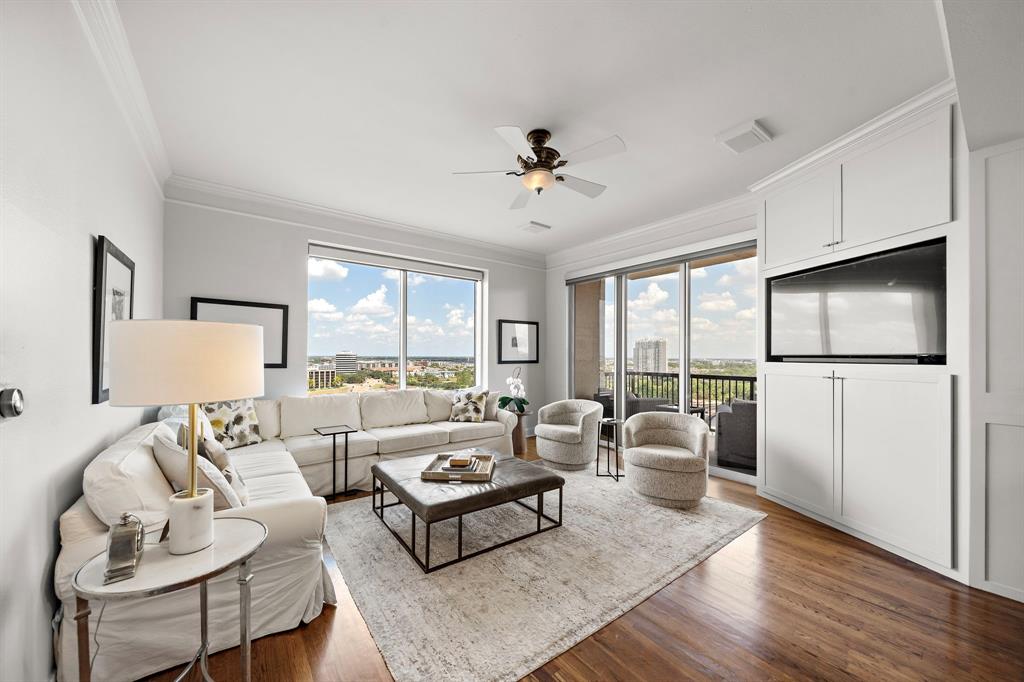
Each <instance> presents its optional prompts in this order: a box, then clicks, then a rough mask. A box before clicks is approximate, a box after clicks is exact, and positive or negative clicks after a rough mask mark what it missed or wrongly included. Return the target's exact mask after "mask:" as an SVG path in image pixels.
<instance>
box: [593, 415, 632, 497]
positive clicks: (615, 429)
mask: <svg viewBox="0 0 1024 682" xmlns="http://www.w3.org/2000/svg"><path fill="white" fill-rule="evenodd" d="M621 426H622V420H621V419H615V418H614V417H606V418H604V419H602V420H601V428H600V432H599V433H598V437H597V460H596V461H595V462H594V474H595V475H597V476H598V477H599V478H612V479H615V482H616V483H618V482H619V479H620V478H625V477H626V472H625V471H624V470H620V469H619V428H620V427H621ZM609 431H610V433H609ZM602 438H604V441H605V449H604V471H605V473H603V474H602V473H601V439H602ZM613 439H614V441H615V449H614V450H612V440H613ZM612 452H614V453H615V471H614V472H612V464H611V460H612Z"/></svg>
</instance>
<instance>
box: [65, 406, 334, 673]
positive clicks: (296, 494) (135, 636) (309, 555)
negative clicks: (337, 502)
mask: <svg viewBox="0 0 1024 682" xmlns="http://www.w3.org/2000/svg"><path fill="white" fill-rule="evenodd" d="M160 433H163V434H164V435H166V436H168V437H170V438H172V439H173V438H174V435H175V434H174V431H173V430H172V429H171V427H169V426H168V425H167V424H164V423H161V422H156V423H153V424H145V425H143V426H140V427H138V428H136V429H134V430H133V431H131V432H130V433H128V434H127V435H125V436H124V437H123V438H121V439H120V440H119V441H117V442H116V443H114V444H113V445H111V446H110V447H108V448H107V449H106V450H104V451H103V452H102V453H100V454H99V455H98V456H97V457H96V458H95V459H94V460H93V461H92V462H91V463H90V464H89V466H88V467H86V470H85V476H84V483H83V488H84V490H85V495H83V496H82V497H80V498H79V499H78V501H77V502H75V503H74V504H73V505H72V506H71V508H69V509H68V510H67V511H66V512H64V514H62V515H61V518H60V541H61V550H60V554H59V555H58V557H57V564H56V567H55V568H54V590H55V591H56V593H57V596H58V598H59V599H60V601H61V604H62V607H63V611H62V618H61V620H60V623H59V630H58V632H57V638H56V642H55V644H56V649H57V652H56V653H57V675H58V679H60V680H65V681H71V680H77V679H78V664H77V662H78V649H77V644H76V637H75V633H76V629H75V620H74V616H75V596H74V593H73V591H72V589H71V580H72V578H73V577H74V573H75V571H76V570H77V569H78V567H79V566H80V565H81V564H82V563H84V562H85V561H86V560H87V559H89V558H90V557H92V556H95V555H96V554H98V553H100V552H102V551H104V550H105V548H106V539H107V529H108V524H111V523H114V522H116V521H117V519H118V517H119V516H120V514H121V512H122V511H131V512H133V513H135V514H137V515H138V516H139V517H140V518H141V519H142V520H143V523H145V524H146V529H147V531H154V530H159V529H160V528H161V527H162V526H163V522H164V520H165V519H166V516H167V507H168V505H169V502H168V498H169V497H170V496H171V494H172V493H173V492H174V491H173V490H172V488H171V485H170V484H169V483H168V482H167V479H166V478H164V475H163V473H162V472H161V471H160V468H159V467H158V466H157V463H156V460H155V459H154V457H153V439H154V438H155V437H156V436H157V434H160ZM260 445H262V444H260ZM273 445H274V443H273V442H270V443H268V444H267V446H266V447H264V448H261V449H260V451H258V452H249V453H246V454H245V456H236V455H234V454H233V451H229V452H231V453H232V457H231V459H232V463H233V464H234V465H235V468H236V469H237V471H238V472H239V474H240V475H241V476H242V478H243V479H244V480H245V482H246V486H247V487H248V490H249V503H248V504H247V505H246V506H244V507H239V508H237V509H225V510H222V511H217V512H214V517H215V518H223V517H244V518H251V519H256V520H257V521H261V522H263V523H264V524H265V525H266V526H267V529H268V536H267V540H266V542H265V543H264V545H263V547H262V548H261V549H260V551H259V552H257V554H256V556H255V557H253V560H252V564H251V566H252V571H253V575H254V579H253V582H252V633H253V637H254V638H255V637H262V636H263V635H268V634H271V633H274V632H281V631H283V630H290V629H291V628H294V627H296V626H297V625H299V624H300V623H304V622H307V623H308V622H309V621H311V620H313V619H314V618H316V617H317V616H318V615H320V611H321V609H322V608H323V605H324V603H325V602H326V603H331V604H333V603H335V596H334V586H333V583H332V582H331V579H330V577H329V576H328V575H327V570H326V568H325V566H324V563H323V545H322V543H323V536H324V524H325V523H326V519H327V504H326V502H325V501H324V499H323V498H321V497H315V496H313V494H312V493H311V492H310V491H309V487H308V486H307V485H306V482H305V481H304V480H303V478H302V475H301V474H300V473H299V468H298V466H296V464H295V461H294V460H293V459H292V457H291V455H289V454H288V452H287V451H286V450H285V449H284V447H283V445H282V444H281V443H280V441H278V442H277V445H276V448H275V447H272V446H273ZM257 447H258V446H257ZM149 541H155V540H153V539H152V538H151V539H150V540H149ZM143 557H145V554H143ZM236 579H237V574H236V573H235V572H233V571H228V572H227V573H225V574H223V575H221V576H219V577H217V578H215V579H213V580H211V581H210V584H209V605H210V610H209V617H210V620H209V623H210V650H211V651H219V650H221V649H227V648H230V647H234V646H237V645H238V585H237V584H236V583H235V580H236ZM100 606H101V605H100V604H95V605H93V607H94V608H93V609H92V614H91V615H90V618H89V634H90V638H93V637H95V642H97V643H98V644H99V650H98V652H97V650H96V648H95V646H96V645H95V644H93V645H92V653H93V654H95V656H96V658H95V663H94V667H93V675H92V679H94V680H110V681H117V680H134V679H138V678H140V677H143V676H145V675H148V674H150V673H154V672H157V671H159V670H163V669H164V668H168V667H171V666H174V665H178V664H181V663H185V662H186V661H188V660H189V659H190V658H191V657H192V654H193V653H195V650H196V649H197V648H198V646H199V639H198V638H199V588H198V587H192V588H189V589H186V590H181V591H179V592H175V593H172V594H166V595H161V596H159V597H151V598H148V599H139V600H133V601H126V602H110V603H108V604H106V606H105V607H103V611H102V621H100V618H101V615H100V614H101V611H100ZM97 625H98V627H97Z"/></svg>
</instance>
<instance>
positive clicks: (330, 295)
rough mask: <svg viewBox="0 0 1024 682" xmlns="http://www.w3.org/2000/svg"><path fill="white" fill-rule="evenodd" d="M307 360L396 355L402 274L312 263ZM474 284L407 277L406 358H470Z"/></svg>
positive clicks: (327, 262) (323, 261)
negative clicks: (310, 357)
mask: <svg viewBox="0 0 1024 682" xmlns="http://www.w3.org/2000/svg"><path fill="white" fill-rule="evenodd" d="M308 266H309V301H308V304H307V305H308V312H309V350H308V354H309V355H334V354H335V353H338V352H340V351H346V350H348V351H353V352H355V353H356V354H358V355H361V356H380V355H387V356H396V357H397V356H398V328H399V321H398V308H399V302H398V285H399V281H400V278H401V277H402V273H401V272H400V271H398V270H386V269H384V268H375V267H371V266H367V265H356V264H354V263H341V262H338V261H332V260H326V259H319V258H310V259H309V262H308ZM474 288H475V284H474V283H473V282H470V281H466V280H460V279H454V278H450V277H438V276H436V275H425V274H420V273H412V272H411V273H409V297H408V303H409V311H408V313H409V320H408V326H409V341H408V342H409V350H408V353H409V356H410V357H414V356H423V355H431V356H461V357H467V356H472V355H473V346H474V328H473V325H474V319H473V318H474V313H473V308H474V301H475V294H474Z"/></svg>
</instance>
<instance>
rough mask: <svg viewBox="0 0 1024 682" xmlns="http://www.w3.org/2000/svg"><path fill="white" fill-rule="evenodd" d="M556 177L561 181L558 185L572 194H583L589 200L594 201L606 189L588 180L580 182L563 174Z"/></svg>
mask: <svg viewBox="0 0 1024 682" xmlns="http://www.w3.org/2000/svg"><path fill="white" fill-rule="evenodd" d="M558 177H559V178H562V180H561V181H560V182H559V183H558V184H559V185H565V186H566V187H568V188H569V189H571V190H573V191H574V192H579V193H580V194H585V195H586V196H588V197H590V198H591V199H596V198H597V197H598V196H599V195H600V194H601V192H603V191H605V190H606V189H608V188H607V187H605V186H604V185H599V184H597V183H596V182H591V181H590V180H581V179H579V178H577V177H573V176H572V175H565V174H563V175H560V176H558Z"/></svg>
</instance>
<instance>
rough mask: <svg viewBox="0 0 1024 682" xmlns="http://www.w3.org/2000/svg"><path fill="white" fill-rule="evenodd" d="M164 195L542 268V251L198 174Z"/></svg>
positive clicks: (173, 182) (170, 181)
mask: <svg viewBox="0 0 1024 682" xmlns="http://www.w3.org/2000/svg"><path fill="white" fill-rule="evenodd" d="M164 196H165V197H166V200H167V201H169V202H174V203H182V204H193V205H197V206H204V207H207V208H214V209H218V210H224V211H231V212H234V213H240V214H244V215H250V216H253V217H256V218H264V219H267V220H275V221H278V222H284V223H289V224H292V225H299V226H302V227H307V228H313V229H317V230H324V231H326V232H330V233H332V234H336V235H346V234H348V235H351V236H354V237H358V238H361V239H365V238H366V237H367V233H368V231H367V229H366V228H368V227H376V228H383V229H386V230H393V231H396V232H399V233H402V234H407V235H412V236H416V237H420V238H422V239H426V240H429V246H426V245H425V246H422V247H421V248H423V249H424V250H428V251H435V252H437V253H443V254H448V255H454V256H460V257H467V256H468V257H472V258H477V259H480V260H485V261H490V262H493V263H501V264H503V265H514V266H518V267H527V268H532V269H536V270H544V269H545V263H544V256H543V255H541V254H539V253H535V252H532V251H524V250H522V249H515V248H512V247H506V246H500V245H498V244H494V243H491V242H485V241H482V240H479V239H469V238H465V237H460V236H458V235H453V234H448V233H446V232H441V231H438V230H431V229H429V228H425V227H419V226H416V225H408V224H405V223H399V222H395V221H391V220H384V219H381V218H374V217H372V216H365V215H361V214H358V213H352V212H349V211H343V210H341V209H336V208H330V207H328V206H321V205H318V204H311V203H307V202H304V201H298V200H295V199H288V198H285V197H280V196H276V195H273V194H266V193H264V192H257V191H254V190H248V189H243V188H241V187H234V186H231V185H222V184H219V183H216V182H210V181H208V180H200V179H198V178H190V177H186V176H182V175H177V174H172V175H171V176H170V177H169V178H167V180H166V181H165V182H164ZM338 221H342V222H343V223H344V224H342V225H339V224H338ZM374 238H375V239H379V240H381V241H388V238H387V236H383V235H382V236H379V237H374Z"/></svg>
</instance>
